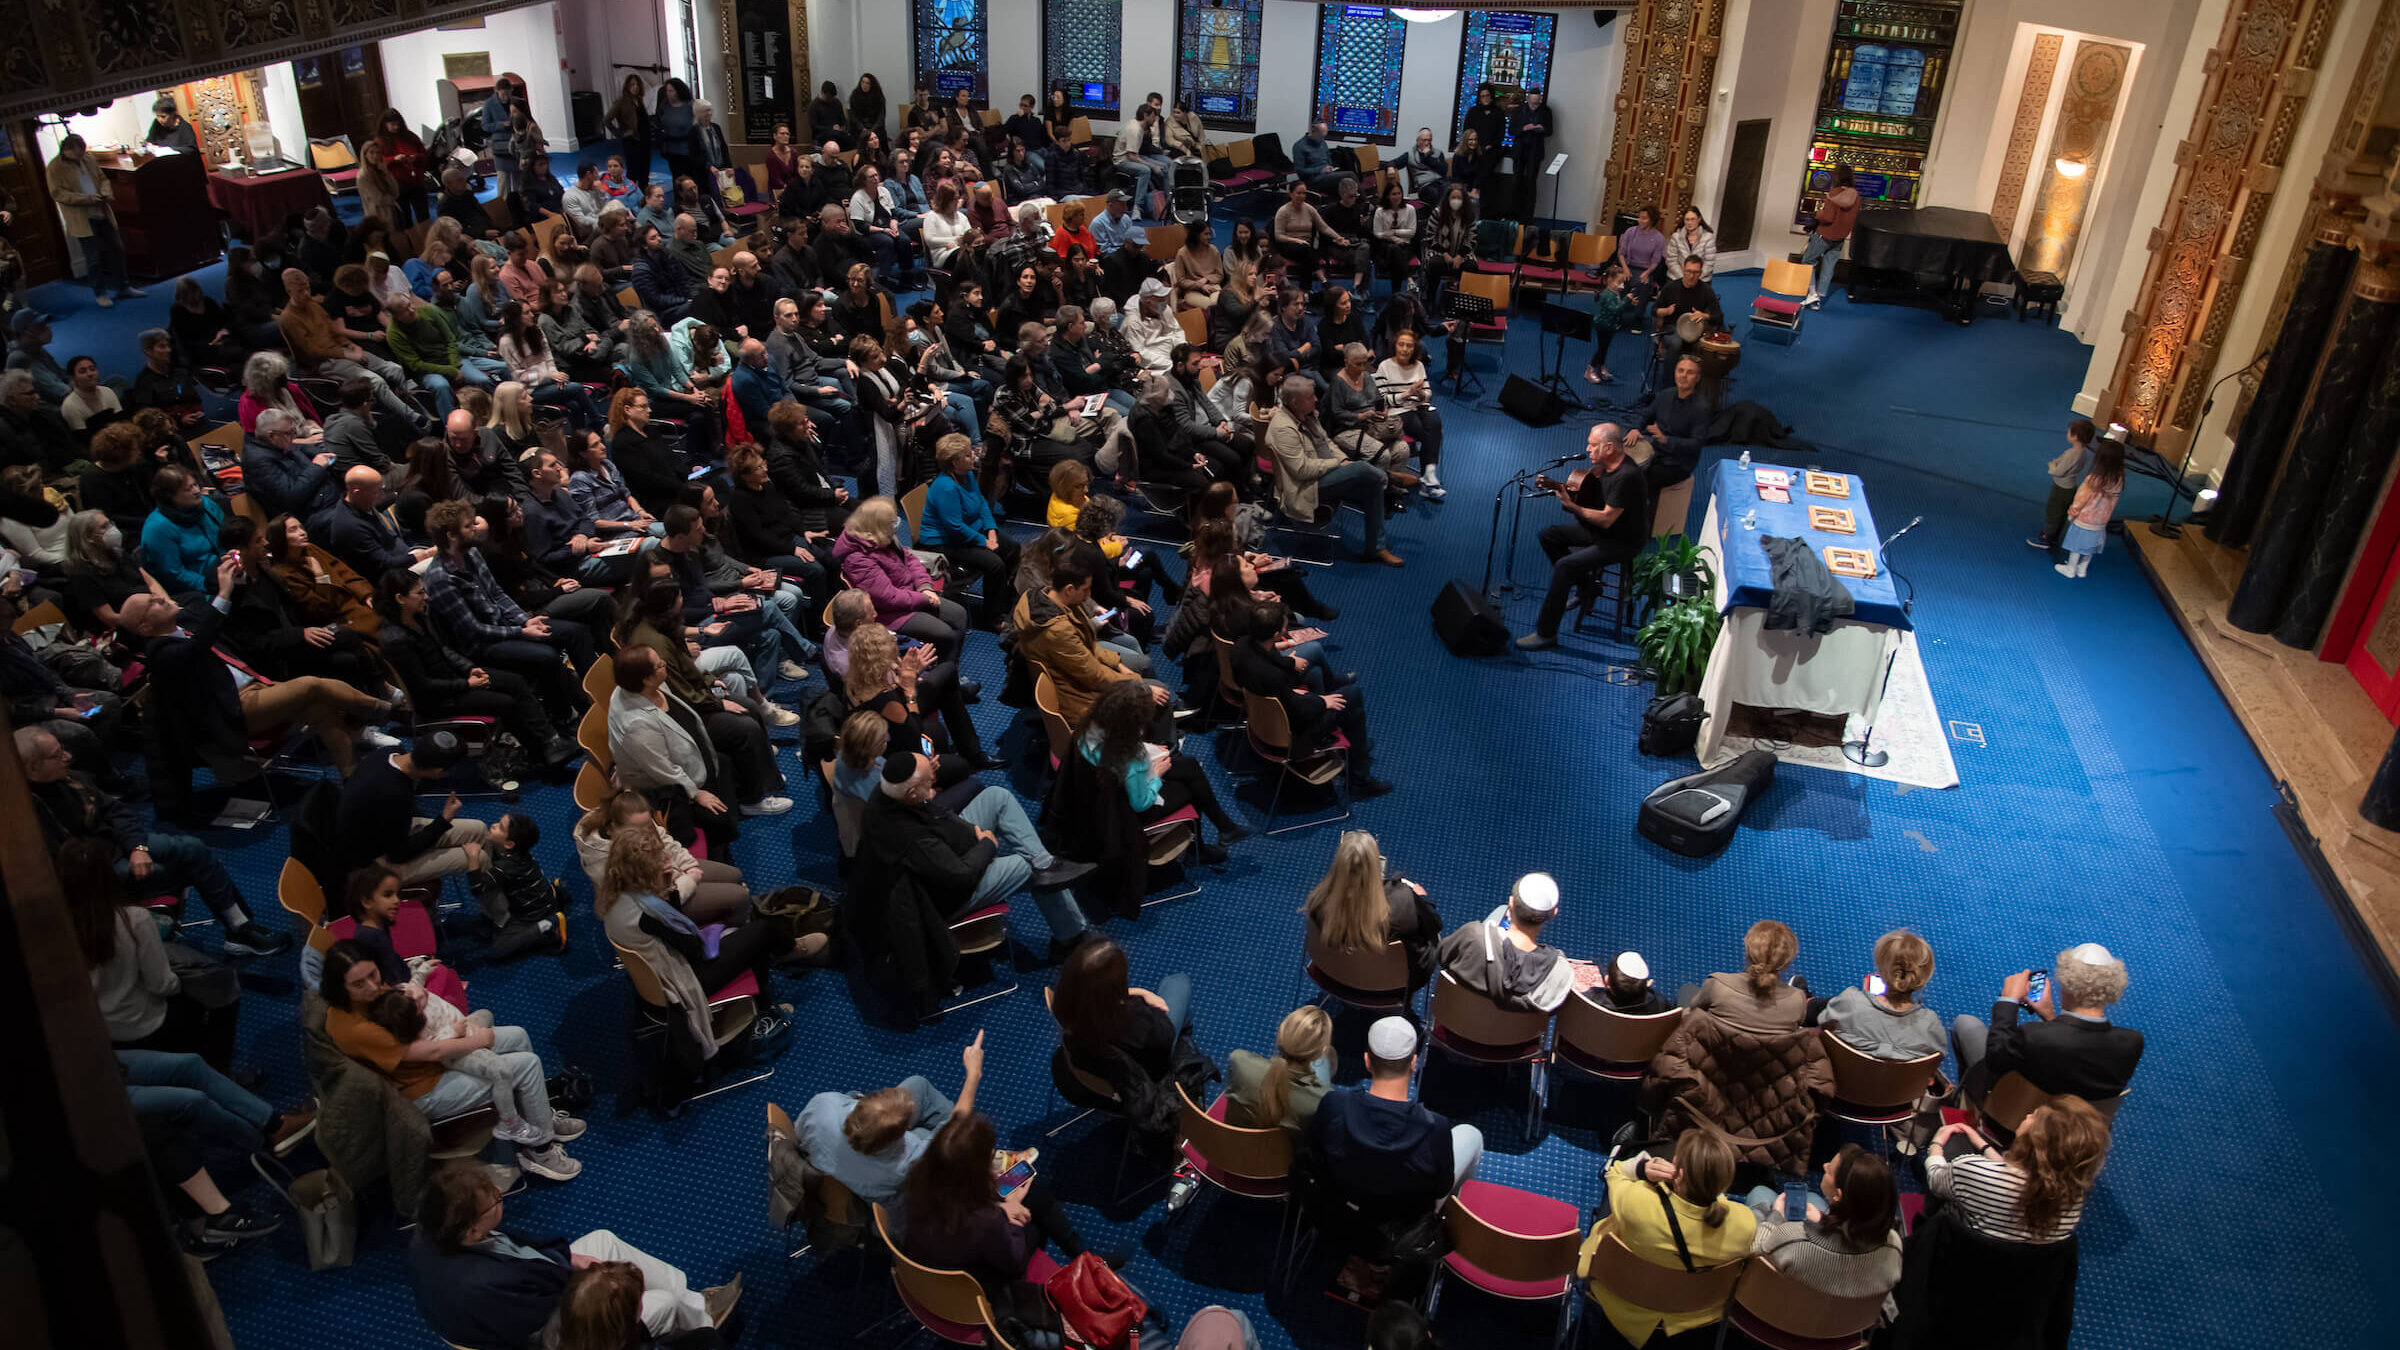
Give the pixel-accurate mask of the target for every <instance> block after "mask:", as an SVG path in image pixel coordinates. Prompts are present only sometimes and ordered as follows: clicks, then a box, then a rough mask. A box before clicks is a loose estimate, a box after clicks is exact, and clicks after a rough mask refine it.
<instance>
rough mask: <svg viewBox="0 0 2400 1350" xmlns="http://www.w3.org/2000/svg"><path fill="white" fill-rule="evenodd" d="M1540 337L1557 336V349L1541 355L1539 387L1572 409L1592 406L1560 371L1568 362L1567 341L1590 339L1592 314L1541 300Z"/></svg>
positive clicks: (1587, 410)
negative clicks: (1545, 355) (1542, 362)
mask: <svg viewBox="0 0 2400 1350" xmlns="http://www.w3.org/2000/svg"><path fill="white" fill-rule="evenodd" d="M1534 294H1537V295H1538V294H1540V292H1538V291H1537V292H1534ZM1542 336H1543V337H1546V338H1557V339H1558V347H1557V349H1556V350H1555V351H1553V352H1551V353H1550V354H1549V355H1548V356H1547V357H1545V358H1544V364H1543V366H1542V378H1541V385H1542V387H1543V388H1544V389H1547V390H1549V391H1550V392H1551V393H1553V394H1556V395H1558V401H1559V402H1561V403H1564V404H1565V405H1567V406H1568V407H1570V408H1573V409H1574V410H1575V411H1577V412H1590V411H1591V410H1592V405H1591V404H1590V403H1589V402H1587V401H1586V400H1585V399H1584V397H1583V395H1581V394H1578V393H1576V392H1575V387H1574V386H1573V385H1571V384H1568V383H1567V377H1566V376H1565V375H1564V374H1562V373H1561V371H1562V370H1563V369H1564V367H1565V366H1566V363H1567V342H1568V340H1569V339H1570V338H1571V339H1573V340H1575V341H1577V342H1589V341H1590V340H1591V337H1592V316H1591V314H1590V313H1589V312H1587V311H1585V310H1580V309H1575V308H1573V307H1571V306H1568V305H1560V304H1552V303H1550V302H1548V301H1544V302H1542Z"/></svg>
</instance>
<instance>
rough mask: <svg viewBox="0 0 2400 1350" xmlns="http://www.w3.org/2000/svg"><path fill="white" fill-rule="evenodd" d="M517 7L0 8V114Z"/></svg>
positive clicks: (69, 1) (369, 3) (343, 2)
mask: <svg viewBox="0 0 2400 1350" xmlns="http://www.w3.org/2000/svg"><path fill="white" fill-rule="evenodd" d="M522 3H524V0H0V118H6V117H16V116H25V115H29V114H33V113H45V112H68V111H73V110H75V109H78V108H88V107H92V106H95V105H97V104H102V103H106V102H108V101H109V100H111V99H114V98H118V97H120V96H122V95H126V94H134V93H142V92H145V91H148V90H153V89H161V88H166V87H168V86H171V85H175V84H179V83H185V82H189V81H195V80H202V79H206V78H209V77H211V76H216V75H225V74H230V73H232V72H233V71H236V70H247V69H255V68H257V67H260V66H265V65H270V64H272V63H274V62H277V61H286V60H290V59H291V58H293V57H296V56H309V55H314V54H317V53H322V52H330V51H335V50H338V49H340V48H343V47H349V46H355V45H357V44H359V43H363V42H372V41H375V40H377V39H379V38H387V37H396V36H398V35H400V34H402V33H411V32H415V31H417V30H419V29H422V28H428V27H431V26H433V25H435V24H437V23H441V22H444V21H446V20H451V19H459V18H465V17H468V16H471V15H476V14H489V13H494V12H497V11H499V10H504V9H509V8H512V7H514V6H516V5H520V4H522Z"/></svg>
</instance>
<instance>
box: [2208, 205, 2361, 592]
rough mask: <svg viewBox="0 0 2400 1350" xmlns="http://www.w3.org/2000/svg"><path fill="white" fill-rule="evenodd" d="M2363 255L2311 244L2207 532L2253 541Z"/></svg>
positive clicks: (2226, 539) (2228, 542) (2230, 541)
mask: <svg viewBox="0 0 2400 1350" xmlns="http://www.w3.org/2000/svg"><path fill="white" fill-rule="evenodd" d="M2357 260H2358V255H2357V254H2355V253H2352V252H2351V251H2350V250H2349V249H2348V248H2346V247H2344V246H2342V245H2340V244H2329V243H2326V242H2325V241H2324V240H2321V239H2320V240H2318V241H2317V242H2315V243H2313V244H2310V245H2309V247H2308V258H2307V261H2305V262H2304V263H2302V264H2301V267H2300V279H2299V281H2298V282H2297V283H2295V284H2294V286H2293V287H2292V303H2291V305H2290V306H2289V307H2288V308H2287V309H2286V310H2285V311H2284V315H2283V329H2282V331H2281V332H2279V333H2277V334H2276V337H2275V351H2274V354H2273V355H2272V356H2270V357H2268V358H2267V372H2266V374H2265V375H2264V376H2262V377H2261V378H2260V380H2259V384H2258V393H2257V395H2256V396H2255V397H2253V398H2252V399H2251V400H2250V411H2249V414H2248V415H2247V416H2245V417H2243V418H2242V426H2241V430H2240V432H2239V433H2238V434H2237V435H2236V436H2235V438H2234V445H2233V457H2232V458H2231V459H2229V460H2227V461H2226V463H2225V472H2224V474H2223V475H2222V478H2221V480H2220V481H2219V483H2218V484H2217V504H2216V505H2215V507H2213V508H2212V509H2211V510H2210V511H2209V513H2208V519H2207V521H2206V524H2207V529H2208V537H2209V538H2211V539H2213V540H2215V541H2216V542H2218V543H2220V544H2223V545H2225V546H2226V547H2228V548H2241V547H2242V546H2244V545H2246V544H2248V543H2249V542H2250V536H2251V532H2252V531H2253V530H2254V529H2255V528H2256V527H2257V525H2258V518H2259V516H2260V514H2261V513H2263V512H2264V511H2265V510H2266V506H2267V494H2268V492H2269V491H2270V490H2271V489H2272V488H2273V487H2274V486H2275V470H2276V469H2277V468H2279V467H2281V465H2282V461H2283V447H2284V443H2285V442H2286V441H2288V440H2290V439H2291V433H2292V424H2293V423H2294V422H2296V421H2298V420H2299V418H2300V412H2301V409H2302V400H2304V399H2306V398H2307V397H2308V383H2309V379H2310V377H2311V376H2313V375H2315V374H2316V370H2317V360H2318V358H2319V357H2321V356H2322V355H2324V351H2325V334H2326V333H2327V332H2329V331H2331V329H2332V327H2333V315H2334V311H2335V310H2336V309H2338V308H2340V306H2341V303H2342V289H2343V287H2345V286H2347V285H2348V284H2349V282H2350V269H2351V266H2352V264H2354V263H2355V262H2357Z"/></svg>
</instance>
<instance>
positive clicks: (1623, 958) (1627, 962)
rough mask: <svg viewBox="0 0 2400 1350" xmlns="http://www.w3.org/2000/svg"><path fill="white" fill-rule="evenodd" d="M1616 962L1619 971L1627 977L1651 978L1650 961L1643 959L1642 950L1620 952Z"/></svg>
mask: <svg viewBox="0 0 2400 1350" xmlns="http://www.w3.org/2000/svg"><path fill="white" fill-rule="evenodd" d="M1615 964H1616V967H1617V973H1618V974H1619V975H1622V976H1624V977H1625V978H1626V979H1629V980H1646V979H1649V978H1650V963H1649V962H1647V961H1645V960H1643V959H1642V954H1641V953H1640V952H1618V953H1617V959H1616V963H1615Z"/></svg>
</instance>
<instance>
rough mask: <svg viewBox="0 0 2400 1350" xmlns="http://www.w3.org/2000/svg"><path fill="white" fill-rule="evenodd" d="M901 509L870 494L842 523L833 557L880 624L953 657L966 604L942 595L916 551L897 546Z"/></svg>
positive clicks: (938, 654) (963, 626) (963, 625)
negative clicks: (869, 603) (864, 595)
mask: <svg viewBox="0 0 2400 1350" xmlns="http://www.w3.org/2000/svg"><path fill="white" fill-rule="evenodd" d="M899 527H900V508H899V507H897V506H895V505H893V504H892V499H891V498H889V497H869V498H867V499H866V500H865V501H863V502H860V503H859V504H858V509H857V510H855V511H852V512H851V513H850V518H849V519H848V520H846V521H844V522H842V537H841V538H839V539H837V540H835V541H834V545H833V560H834V563H835V565H836V566H838V567H840V568H841V569H842V576H843V578H844V579H845V580H847V581H848V582H849V583H850V584H851V585H853V586H856V587H857V588H859V589H860V590H862V591H865V592H866V593H867V598H868V599H869V600H872V601H874V602H875V617H876V619H877V620H879V621H880V622H881V623H882V624H883V626H884V627H886V628H889V629H891V630H892V631H893V632H894V633H897V634H899V635H900V636H901V637H905V638H915V639H916V640H917V641H919V642H922V643H925V644H927V645H928V646H930V647H932V648H933V649H934V655H935V656H936V657H937V658H938V659H940V660H944V661H948V660H952V659H955V658H956V657H957V655H958V644H959V642H960V640H961V639H962V638H963V637H964V636H965V634H966V631H967V609H966V606H964V605H961V604H960V603H958V602H957V601H955V600H945V599H943V598H942V592H941V590H940V588H939V587H938V586H936V585H935V583H934V580H933V576H932V574H931V573H929V572H927V571H926V570H925V564H924V563H923V562H921V561H919V560H918V558H917V555H915V554H914V553H911V552H909V551H908V550H907V549H904V548H902V547H900V543H899Z"/></svg>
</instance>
